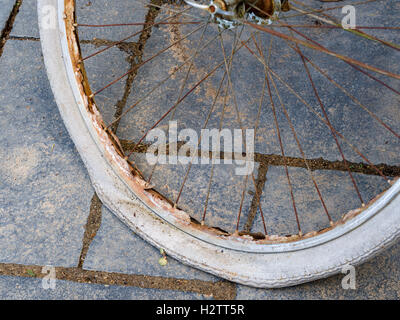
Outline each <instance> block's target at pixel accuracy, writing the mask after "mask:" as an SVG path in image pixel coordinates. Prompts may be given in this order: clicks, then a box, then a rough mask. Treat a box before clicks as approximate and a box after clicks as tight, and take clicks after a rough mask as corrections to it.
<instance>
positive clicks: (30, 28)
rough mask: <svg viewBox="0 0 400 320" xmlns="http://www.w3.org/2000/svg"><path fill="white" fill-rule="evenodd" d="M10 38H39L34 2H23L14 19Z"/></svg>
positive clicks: (31, 0)
mask: <svg viewBox="0 0 400 320" xmlns="http://www.w3.org/2000/svg"><path fill="white" fill-rule="evenodd" d="M10 35H11V36H16V37H34V38H39V26H38V18H37V9H36V1H35V0H24V1H23V2H22V6H21V7H20V10H19V13H18V15H17V17H16V19H15V22H14V26H13V29H12V31H11V34H10Z"/></svg>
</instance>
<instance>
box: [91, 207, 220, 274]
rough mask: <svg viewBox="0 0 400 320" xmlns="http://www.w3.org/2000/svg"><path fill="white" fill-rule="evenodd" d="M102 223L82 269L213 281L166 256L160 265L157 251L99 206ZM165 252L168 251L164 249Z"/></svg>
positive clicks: (159, 255) (159, 256) (200, 272)
mask: <svg viewBox="0 0 400 320" xmlns="http://www.w3.org/2000/svg"><path fill="white" fill-rule="evenodd" d="M102 214H103V215H102V222H101V227H100V229H99V231H98V232H97V235H96V237H95V238H94V240H93V242H92V244H91V246H90V248H89V251H88V254H87V256H86V259H85V263H84V265H83V268H84V269H89V270H100V271H107V272H122V273H128V274H131V273H134V274H141V275H151V276H164V277H173V278H184V279H198V280H205V281H216V280H218V278H216V277H214V276H212V275H209V274H207V273H204V272H202V271H199V270H197V269H194V268H190V267H188V266H185V265H183V264H182V263H180V262H178V261H176V260H175V259H172V258H170V257H167V261H168V264H167V265H166V266H161V265H160V264H159V263H158V260H159V259H160V258H161V257H162V255H161V254H160V251H159V250H158V249H156V248H154V247H153V246H151V245H150V244H148V243H147V242H145V241H144V240H142V239H141V238H140V237H139V236H137V235H135V234H134V233H133V232H132V231H131V230H130V229H129V228H128V227H127V226H125V225H124V224H123V223H122V222H121V221H120V220H119V219H118V218H117V217H116V216H115V215H114V214H112V213H111V212H110V211H109V210H108V209H107V208H105V207H103V210H102ZM167 254H168V252H167Z"/></svg>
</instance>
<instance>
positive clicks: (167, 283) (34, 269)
mask: <svg viewBox="0 0 400 320" xmlns="http://www.w3.org/2000/svg"><path fill="white" fill-rule="evenodd" d="M43 267H44V266H36V265H22V264H12V263H0V275H2V276H18V277H30V278H43V277H44V276H46V274H42V270H43ZM55 272H56V279H58V280H68V281H73V282H78V283H89V284H103V285H117V286H131V287H139V288H145V289H159V290H175V291H184V292H195V293H199V294H203V295H205V296H206V297H212V298H214V299H216V300H233V299H235V297H236V285H235V284H234V283H231V282H228V281H225V280H222V281H217V282H210V281H204V280H187V279H176V278H167V277H157V276H145V275H134V274H123V273H115V272H104V271H89V270H83V269H80V268H74V267H72V268H65V267H55Z"/></svg>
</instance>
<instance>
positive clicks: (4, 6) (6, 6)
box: [0, 0, 15, 31]
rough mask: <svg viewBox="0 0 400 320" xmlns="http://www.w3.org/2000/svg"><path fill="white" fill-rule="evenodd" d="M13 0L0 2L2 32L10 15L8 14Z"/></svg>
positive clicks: (0, 27)
mask: <svg viewBox="0 0 400 320" xmlns="http://www.w3.org/2000/svg"><path fill="white" fill-rule="evenodd" d="M14 3H15V1H14V0H1V3H0V6H1V10H0V31H1V30H3V28H4V25H5V23H6V22H7V19H8V17H9V15H10V12H11V10H12V8H13V6H14Z"/></svg>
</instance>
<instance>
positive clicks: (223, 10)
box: [185, 0, 290, 29]
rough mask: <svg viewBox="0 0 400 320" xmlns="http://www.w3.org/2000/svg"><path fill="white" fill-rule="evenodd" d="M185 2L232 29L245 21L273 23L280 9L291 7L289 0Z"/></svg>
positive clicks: (189, 0) (285, 9)
mask: <svg viewBox="0 0 400 320" xmlns="http://www.w3.org/2000/svg"><path fill="white" fill-rule="evenodd" d="M185 2H186V3H187V4H188V5H190V6H192V7H195V8H197V9H201V10H205V11H207V12H208V13H209V14H210V15H211V19H212V21H213V22H214V23H216V24H218V26H219V27H220V28H223V29H232V28H235V27H236V26H238V25H242V24H243V22H244V21H250V22H253V23H257V24H271V23H272V22H273V21H274V20H276V19H277V17H278V15H279V12H280V11H288V10H289V9H290V6H289V0H253V1H252V0H211V1H210V3H209V4H208V5H206V4H200V3H197V2H196V1H192V0H185Z"/></svg>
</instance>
